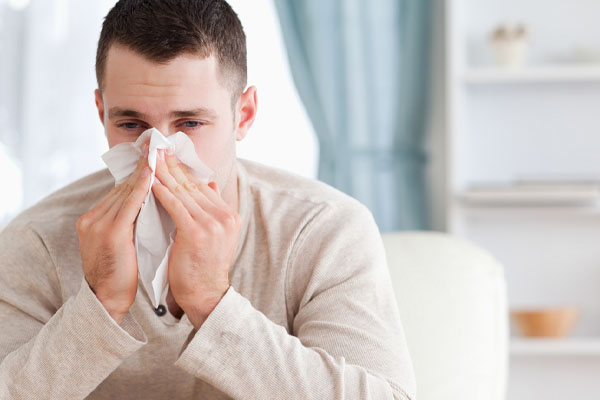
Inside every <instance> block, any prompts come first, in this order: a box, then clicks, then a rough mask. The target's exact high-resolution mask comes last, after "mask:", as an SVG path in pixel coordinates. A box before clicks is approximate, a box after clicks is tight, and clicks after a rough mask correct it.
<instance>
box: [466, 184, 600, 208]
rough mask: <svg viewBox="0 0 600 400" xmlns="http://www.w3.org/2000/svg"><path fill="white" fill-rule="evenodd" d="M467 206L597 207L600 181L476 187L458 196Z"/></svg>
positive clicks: (599, 195) (599, 197)
mask: <svg viewBox="0 0 600 400" xmlns="http://www.w3.org/2000/svg"><path fill="white" fill-rule="evenodd" d="M457 197H458V198H459V200H460V202H461V203H462V204H463V205H467V206H502V207H507V206H508V207H557V206H558V207H577V208H582V207H585V208H596V207H597V206H598V202H599V200H600V185H599V184H598V183H589V184H515V185H505V186H490V187H474V188H471V189H468V190H465V191H464V192H462V193H459V194H458V196H457Z"/></svg>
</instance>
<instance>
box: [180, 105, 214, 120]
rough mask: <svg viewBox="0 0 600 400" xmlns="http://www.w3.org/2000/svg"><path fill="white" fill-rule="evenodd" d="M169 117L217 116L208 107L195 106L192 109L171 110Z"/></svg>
mask: <svg viewBox="0 0 600 400" xmlns="http://www.w3.org/2000/svg"><path fill="white" fill-rule="evenodd" d="M170 116H171V118H192V117H199V118H209V119H210V118H212V119H214V118H217V113H216V112H215V111H214V110H211V109H210V108H203V107H200V108H195V109H193V110H182V111H172V112H171V114H170Z"/></svg>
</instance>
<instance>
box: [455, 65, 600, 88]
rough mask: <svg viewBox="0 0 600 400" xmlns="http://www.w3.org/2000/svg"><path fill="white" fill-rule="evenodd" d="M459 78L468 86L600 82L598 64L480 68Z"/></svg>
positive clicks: (471, 70)
mask: <svg viewBox="0 0 600 400" xmlns="http://www.w3.org/2000/svg"><path fill="white" fill-rule="evenodd" d="M460 77H461V79H462V80H463V81H464V82H465V83H467V84H470V85H487V84H490V85H495V84H503V83H572V82H600V64H599V65H586V64H583V65H569V64H567V65H560V64H555V65H544V66H538V67H526V68H518V69H513V70H511V69H506V68H498V67H487V68H483V67H480V68H471V69H468V70H466V71H465V72H464V73H463V74H461V75H460Z"/></svg>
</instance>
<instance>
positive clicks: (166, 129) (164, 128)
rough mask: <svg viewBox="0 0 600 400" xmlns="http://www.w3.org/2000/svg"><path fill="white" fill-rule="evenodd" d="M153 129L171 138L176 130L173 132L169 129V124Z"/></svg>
mask: <svg viewBox="0 0 600 400" xmlns="http://www.w3.org/2000/svg"><path fill="white" fill-rule="evenodd" d="M155 128H156V129H158V130H159V131H160V133H162V134H163V136H165V137H168V136H171V135H172V134H174V133H176V132H177V130H173V128H171V127H170V126H169V124H161V125H156V126H155Z"/></svg>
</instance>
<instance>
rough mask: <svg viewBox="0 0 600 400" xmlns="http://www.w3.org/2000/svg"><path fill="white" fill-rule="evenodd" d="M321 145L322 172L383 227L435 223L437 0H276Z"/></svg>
mask: <svg viewBox="0 0 600 400" xmlns="http://www.w3.org/2000/svg"><path fill="white" fill-rule="evenodd" d="M274 1H275V5H276V7H277V11H278V14H279V20H280V23H281V27H282V31H283V37H284V40H285V43H286V47H287V52H288V57H289V61H290V65H291V69H292V74H293V77H294V80H295V83H296V86H297V88H298V92H299V94H300V97H301V98H302V101H303V103H304V104H305V107H306V109H307V112H308V114H309V117H310V118H311V121H312V123H313V126H314V128H315V131H316V133H317V136H318V141H319V145H320V157H319V179H320V180H322V181H324V182H326V183H328V184H330V185H332V186H334V187H336V188H338V189H340V190H342V191H344V192H345V193H347V194H349V195H351V196H353V197H355V198H356V199H358V200H359V201H361V202H362V203H363V204H365V205H366V206H367V207H369V209H370V210H371V212H372V213H373V215H374V217H375V219H376V221H377V223H378V225H379V228H380V230H381V231H382V232H386V231H392V230H416V229H427V228H428V227H429V218H428V213H427V209H428V199H427V196H426V189H425V188H426V182H425V167H426V160H427V157H426V152H425V132H426V120H427V114H428V105H427V103H428V101H427V100H428V99H427V93H428V81H429V79H428V78H429V53H430V31H431V19H432V8H433V7H432V3H431V0H274Z"/></svg>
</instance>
